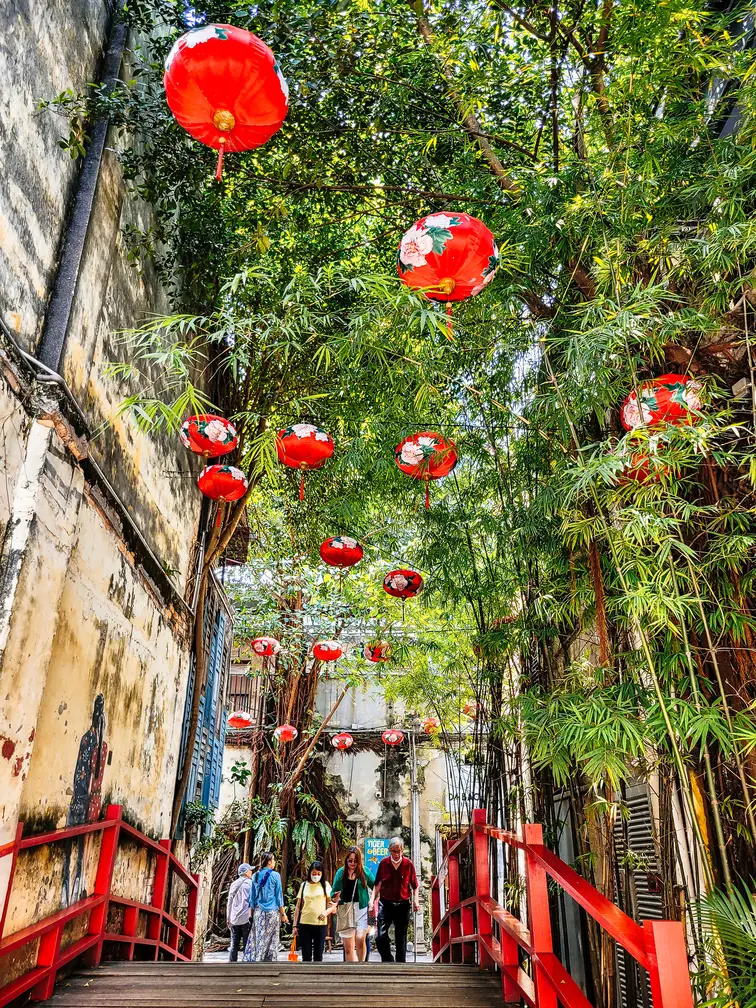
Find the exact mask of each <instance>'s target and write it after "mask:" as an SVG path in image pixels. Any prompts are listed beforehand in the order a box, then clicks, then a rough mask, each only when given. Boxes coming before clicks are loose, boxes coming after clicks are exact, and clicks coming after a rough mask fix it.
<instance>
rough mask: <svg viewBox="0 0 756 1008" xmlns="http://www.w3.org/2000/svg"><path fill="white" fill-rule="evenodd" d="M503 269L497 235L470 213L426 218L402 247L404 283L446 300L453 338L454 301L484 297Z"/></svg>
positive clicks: (402, 275)
mask: <svg viewBox="0 0 756 1008" xmlns="http://www.w3.org/2000/svg"><path fill="white" fill-rule="evenodd" d="M498 267H499V250H498V248H497V247H496V242H495V241H494V237H493V235H492V234H491V232H490V231H489V230H488V228H487V227H486V225H485V224H484V223H483V222H482V221H479V220H478V218H477V217H471V216H470V214H466V213H453V214H451V213H450V214H445V213H434V214H429V215H428V216H427V217H421V218H420V220H419V221H417V223H416V224H413V225H412V227H411V228H410V229H409V231H407V232H406V234H405V235H404V237H403V238H402V240H401V243H400V245H399V258H398V264H397V269H398V272H399V276H400V277H401V280H402V283H405V284H406V285H407V286H408V287H411V288H412V289H413V290H416V291H419V292H420V293H422V294H425V296H426V297H429V298H432V299H433V300H434V301H445V302H446V311H447V314H448V315H449V339H451V335H452V334H451V303H452V301H464V300H465V299H466V298H469V297H474V296H475V295H476V294H479V293H480V292H481V291H482V290H483V288H484V287H485V286H486V284H489V283H490V282H491V281H492V280H493V278H494V276H495V274H496V270H497V269H498Z"/></svg>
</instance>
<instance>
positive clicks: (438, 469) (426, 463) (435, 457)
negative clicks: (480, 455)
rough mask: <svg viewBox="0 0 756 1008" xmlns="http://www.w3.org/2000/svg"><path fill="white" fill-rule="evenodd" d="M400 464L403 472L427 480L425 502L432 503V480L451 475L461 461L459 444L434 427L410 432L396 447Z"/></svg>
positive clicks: (426, 504)
mask: <svg viewBox="0 0 756 1008" xmlns="http://www.w3.org/2000/svg"><path fill="white" fill-rule="evenodd" d="M394 457H395V459H396V464H397V465H398V466H399V468H400V469H401V471H402V472H403V473H406V474H407V475H408V476H411V477H412V478H413V479H416V480H422V481H423V482H424V483H425V506H426V508H427V507H430V494H429V484H430V480H437V479H441V478H442V477H443V476H448V475H449V473H450V472H451V471H452V469H453V468H454V466H455V465H456V464H457V452H456V446H455V444H454V442H453V441H452V440H451V439H447V438H444V437H442V436H441V435H440V434H436V433H435V432H434V431H420V433H419V434H410V436H409V437H406V438H405V439H404V441H402V442H401V443H400V444H398V445H397V446H396V448H395V449H394Z"/></svg>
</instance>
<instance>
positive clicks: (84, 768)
mask: <svg viewBox="0 0 756 1008" xmlns="http://www.w3.org/2000/svg"><path fill="white" fill-rule="evenodd" d="M107 757H108V744H107V742H106V741H105V697H104V696H103V695H102V693H98V694H97V696H96V697H95V702H94V706H93V708H92V724H91V725H90V727H89V728H88V729H87V731H86V732H85V733H84V735H82V737H81V741H80V742H79V755H78V757H77V759H76V768H75V770H74V779H73V795H72V797H71V804H70V805H69V806H68V815H67V817H66V826H83V825H85V824H86V823H90V822H95V821H96V820H97V819H98V818H99V816H100V809H101V807H102V777H103V774H104V773H105V764H106V762H107ZM84 839H85V838H84V837H83V836H79V837H75V838H74V839H72V840H67V841H66V844H65V855H64V862H63V889H62V900H63V906H69V905H70V904H71V903H75V902H76V900H78V899H84V898H85V897H86V895H87V892H86V889H85V888H84V883H85V879H84ZM74 849H75V851H76V869H75V871H74V872H73V877H72V876H71V862H72V860H73V855H74Z"/></svg>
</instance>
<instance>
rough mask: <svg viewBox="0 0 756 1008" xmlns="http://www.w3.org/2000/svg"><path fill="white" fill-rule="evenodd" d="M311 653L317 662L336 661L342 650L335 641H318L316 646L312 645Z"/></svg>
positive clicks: (342, 652)
mask: <svg viewBox="0 0 756 1008" xmlns="http://www.w3.org/2000/svg"><path fill="white" fill-rule="evenodd" d="M312 653H313V654H314V655H315V657H316V658H317V659H318V661H324V662H327V661H338V660H339V658H341V656H342V655H343V654H344V651H343V649H342V648H341V646H340V645H339V642H338V641H335V640H324V641H318V643H317V644H313V647H312Z"/></svg>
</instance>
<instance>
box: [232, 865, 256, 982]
mask: <svg viewBox="0 0 756 1008" xmlns="http://www.w3.org/2000/svg"><path fill="white" fill-rule="evenodd" d="M253 873H254V868H253V867H252V865H249V864H246V863H245V864H240V865H239V877H238V878H237V879H234V881H233V882H232V883H231V885H230V886H229V889H228V903H227V904H226V921H227V922H228V926H229V927H230V928H231V948H230V950H229V953H228V961H229V962H238V960H239V948H240V947H241V948H242V949H244V948H245V947H246V945H247V938H248V937H249V931H250V928H251V927H252V920H251V916H252V912H251V910H250V906H249V891H250V889H251V888H252V875H253Z"/></svg>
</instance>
